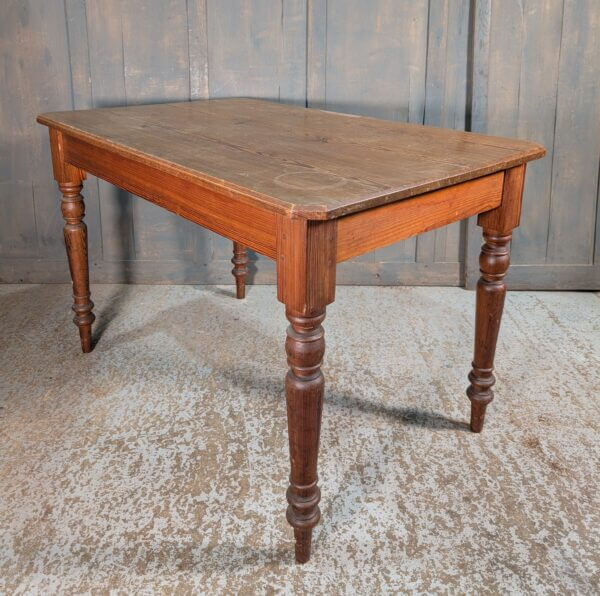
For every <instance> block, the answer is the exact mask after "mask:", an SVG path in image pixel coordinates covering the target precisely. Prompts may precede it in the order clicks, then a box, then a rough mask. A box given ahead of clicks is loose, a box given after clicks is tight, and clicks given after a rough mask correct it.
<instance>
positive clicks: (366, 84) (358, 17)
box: [325, 0, 428, 262]
mask: <svg viewBox="0 0 600 596" xmlns="http://www.w3.org/2000/svg"><path fill="white" fill-rule="evenodd" d="M427 15H428V5H427V2H425V1H418V2H413V1H404V0H403V1H392V0H383V1H381V2H378V3H376V4H374V3H372V2H368V1H366V0H361V1H357V2H352V3H348V2H343V1H342V0H328V2H327V15H326V20H327V39H326V44H327V57H326V72H325V79H326V102H327V108H328V109H333V110H338V111H342V112H351V113H356V114H363V115H368V116H375V117H379V118H389V119H393V120H401V121H410V122H421V123H422V122H423V114H424V109H425V70H426V68H425V60H426V53H427ZM415 247H416V241H415V239H414V238H413V239H410V240H407V241H404V242H402V243H399V244H398V245H395V247H394V248H393V249H390V248H387V249H383V251H377V252H376V253H375V254H374V255H370V256H366V257H363V258H367V259H373V258H374V259H375V260H376V261H377V260H390V258H392V254H391V253H390V250H391V251H392V253H393V254H394V257H393V259H394V260H397V261H401V262H402V261H414V258H415ZM359 260H363V259H361V258H360V257H359Z"/></svg>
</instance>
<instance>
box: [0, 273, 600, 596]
mask: <svg viewBox="0 0 600 596" xmlns="http://www.w3.org/2000/svg"><path fill="white" fill-rule="evenodd" d="M69 294H70V290H69V288H68V287H67V286H52V285H47V286H27V285H24V286H0V324H1V337H0V393H1V397H2V404H1V406H2V409H1V410H0V433H1V435H0V454H1V456H0V457H1V462H0V592H8V593H12V592H16V593H43V594H49V593H67V594H70V593H81V592H88V591H91V592H94V593H105V592H107V591H108V590H113V591H114V593H123V594H133V593H144V594H146V593H148V594H150V593H162V592H166V593H207V594H221V593H223V594H232V593H242V594H254V593H257V594H263V593H294V594H303V593H312V594H379V593H397V592H416V593H454V594H459V593H460V594H495V593H544V594H545V593H555V594H558V593H560V594H567V593H578V594H592V593H594V592H596V593H598V590H599V587H598V582H599V580H600V571H599V565H600V562H599V557H600V554H599V553H600V498H599V493H600V479H599V468H600V463H599V462H600V441H599V438H600V432H599V429H600V420H599V399H600V397H599V392H600V389H599V388H600V366H599V365H600V296H599V295H596V294H593V293H512V294H509V297H508V301H507V305H506V311H505V320H504V326H503V330H502V331H503V332H502V335H501V340H500V342H499V347H498V355H497V368H498V377H499V380H498V383H497V386H496V389H497V391H496V395H497V399H496V401H494V403H493V404H492V405H491V406H490V408H489V416H488V420H487V424H486V428H485V429H484V432H483V434H481V435H474V434H471V433H469V432H467V429H466V420H467V417H468V400H467V398H466V397H465V395H464V389H465V384H466V383H465V376H466V373H467V370H468V367H469V362H470V358H471V333H472V320H473V302H474V294H473V293H471V292H467V291H465V290H461V289H456V288H437V289H436V288H406V287H405V288H381V287H378V288H375V287H372V288H367V287H360V288H359V287H354V288H353V287H341V288H338V293H337V301H336V303H335V304H334V305H332V306H331V307H330V308H329V311H328V317H327V319H326V321H325V329H326V337H327V341H328V349H327V355H326V365H325V367H324V369H325V375H326V378H327V381H328V384H327V388H326V392H327V393H326V400H325V408H324V416H323V432H322V443H321V458H320V477H321V485H322V493H323V500H322V511H323V521H322V523H321V524H320V525H319V526H318V527H317V528H316V530H315V539H314V552H313V557H312V559H311V561H310V562H309V563H308V564H307V565H305V566H296V565H295V564H294V563H293V560H292V559H293V543H292V532H291V529H290V528H289V527H288V526H287V523H286V522H285V518H284V510H285V498H284V493H285V488H286V484H287V480H286V478H287V474H288V454H287V444H286V441H287V431H286V417H285V399H284V395H283V391H282V379H283V375H284V372H285V369H286V367H285V363H284V356H283V339H284V333H285V325H286V323H285V320H284V316H283V307H282V306H281V305H280V304H279V303H278V302H277V301H276V298H275V291H274V288H273V287H264V286H263V287H260V286H257V287H253V288H251V289H250V291H249V293H248V298H247V299H246V300H245V301H243V302H242V301H236V300H235V299H233V297H232V292H231V288H229V287H223V288H219V287H205V288H203V287H191V286H94V287H93V298H94V300H95V302H96V313H97V314H98V320H97V323H96V335H97V336H100V338H99V342H98V345H97V346H96V349H95V350H94V352H93V353H91V354H87V355H83V354H81V353H80V352H79V345H78V344H79V342H78V338H77V335H76V330H75V328H74V327H73V326H72V324H71V322H70V318H71V315H70V313H69V309H68V305H69V301H70V298H69Z"/></svg>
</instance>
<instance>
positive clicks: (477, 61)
mask: <svg viewBox="0 0 600 596" xmlns="http://www.w3.org/2000/svg"><path fill="white" fill-rule="evenodd" d="M471 9H472V10H473V14H472V16H471V27H472V29H471V44H472V56H471V63H470V64H469V65H468V74H467V85H468V86H467V95H468V98H467V102H468V107H467V109H468V110H469V109H470V112H469V113H468V114H467V128H468V129H469V130H471V131H473V132H485V131H486V128H487V110H488V83H489V57H490V28H491V20H492V0H474V2H473V5H472V7H471ZM480 248H481V229H480V228H479V227H478V226H477V218H476V217H471V218H469V220H468V222H467V226H466V233H465V238H464V249H465V252H464V263H465V264H464V277H465V286H466V287H467V288H469V289H474V288H475V286H476V284H477V280H478V279H479V251H480Z"/></svg>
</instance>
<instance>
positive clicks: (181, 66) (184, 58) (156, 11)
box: [121, 0, 196, 260]
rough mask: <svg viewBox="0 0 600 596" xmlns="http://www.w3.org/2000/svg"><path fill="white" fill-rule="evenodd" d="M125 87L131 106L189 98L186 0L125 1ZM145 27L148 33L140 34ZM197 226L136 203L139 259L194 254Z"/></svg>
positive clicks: (152, 206) (137, 255) (137, 251)
mask: <svg viewBox="0 0 600 596" xmlns="http://www.w3.org/2000/svg"><path fill="white" fill-rule="evenodd" d="M121 10H122V27H123V56H124V58H123V60H124V65H125V90H126V95H127V101H128V103H129V104H137V103H156V102H163V101H181V100H185V99H188V98H189V94H190V78H189V76H190V74H189V73H190V69H189V55H188V23H187V11H186V2H185V0H131V1H129V2H127V3H122V4H121ZM140 31H143V32H144V35H140V34H139V32H140ZM195 228H196V227H195V226H194V225H193V224H191V223H190V222H187V221H185V220H183V219H181V218H179V217H177V216H176V215H173V214H172V213H168V212H166V211H165V210H164V209H161V208H160V207H158V206H156V205H153V204H152V203H149V202H147V201H143V200H140V199H135V200H134V202H133V229H134V242H135V254H136V257H137V258H141V259H154V260H168V259H179V258H184V259H185V258H187V259H192V258H193V254H194V238H195Z"/></svg>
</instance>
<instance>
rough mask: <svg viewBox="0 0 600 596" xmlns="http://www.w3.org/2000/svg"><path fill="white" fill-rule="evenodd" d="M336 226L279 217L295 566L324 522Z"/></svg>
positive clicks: (279, 290) (279, 294) (289, 497)
mask: <svg viewBox="0 0 600 596" xmlns="http://www.w3.org/2000/svg"><path fill="white" fill-rule="evenodd" d="M336 227H337V222H336V221H307V220H305V219H299V218H290V217H285V216H282V215H280V216H279V217H278V224H277V298H278V300H279V301H281V302H283V303H284V304H285V311H286V316H287V319H288V321H289V322H290V325H289V327H288V329H287V337H286V342H285V351H286V354H287V361H288V364H289V367H290V368H289V371H288V373H287V375H286V378H285V393H286V402H287V415H288V436H289V445H290V461H291V473H290V485H289V488H288V491H287V500H288V503H289V507H288V509H287V520H288V521H289V523H290V524H291V525H292V527H293V528H294V535H295V538H296V561H298V562H299V563H306V562H307V561H308V559H309V557H310V549H311V536H312V529H313V527H314V526H315V525H316V524H317V523H318V522H319V519H320V517H321V512H320V510H319V501H320V498H321V491H320V490H319V487H318V485H317V479H318V477H317V456H318V451H319V435H320V429H321V412H322V408H323V392H324V386H325V380H324V378H323V373H322V372H321V362H322V360H323V354H324V352H325V340H324V331H323V327H322V325H321V323H322V322H323V320H324V319H325V307H326V306H327V304H330V303H331V302H333V300H334V298H335V270H336V267H335V248H336Z"/></svg>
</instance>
